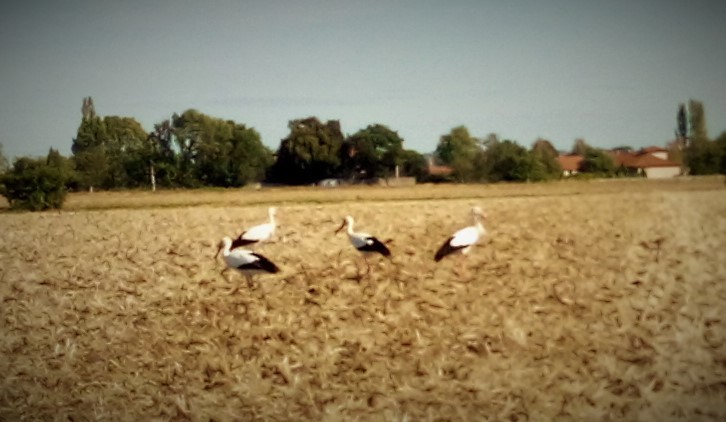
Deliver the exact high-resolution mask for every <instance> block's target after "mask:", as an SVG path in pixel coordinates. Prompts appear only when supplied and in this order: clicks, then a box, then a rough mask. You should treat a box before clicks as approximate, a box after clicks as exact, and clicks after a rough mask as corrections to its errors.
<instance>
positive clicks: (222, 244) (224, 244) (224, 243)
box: [214, 236, 232, 259]
mask: <svg viewBox="0 0 726 422" xmlns="http://www.w3.org/2000/svg"><path fill="white" fill-rule="evenodd" d="M230 246H232V239H230V238H229V237H228V236H225V237H224V238H222V240H220V241H219V243H218V244H217V253H216V254H214V259H217V257H218V256H219V253H220V252H222V251H223V250H225V249H229V248H230Z"/></svg>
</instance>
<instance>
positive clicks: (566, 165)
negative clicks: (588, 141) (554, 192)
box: [557, 154, 585, 177]
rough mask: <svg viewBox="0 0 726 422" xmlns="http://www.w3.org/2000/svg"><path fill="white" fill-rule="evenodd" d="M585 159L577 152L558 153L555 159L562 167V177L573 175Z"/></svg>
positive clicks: (578, 170)
mask: <svg viewBox="0 0 726 422" xmlns="http://www.w3.org/2000/svg"><path fill="white" fill-rule="evenodd" d="M584 159H585V157H583V156H582V155H578V154H567V155H560V156H558V157H557V161H559V163H560V167H562V175H563V176H564V177H569V176H574V175H576V174H577V173H579V172H580V166H581V165H582V161H583V160H584Z"/></svg>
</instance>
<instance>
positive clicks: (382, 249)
mask: <svg viewBox="0 0 726 422" xmlns="http://www.w3.org/2000/svg"><path fill="white" fill-rule="evenodd" d="M358 250H359V251H361V252H378V253H379V254H381V255H383V256H391V251H390V250H388V247H386V245H384V244H383V242H381V241H380V240H378V239H376V238H375V237H373V236H371V237H369V238H368V239H366V244H365V245H364V246H361V247H360V248H358Z"/></svg>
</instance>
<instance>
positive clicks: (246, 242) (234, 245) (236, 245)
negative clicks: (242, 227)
mask: <svg viewBox="0 0 726 422" xmlns="http://www.w3.org/2000/svg"><path fill="white" fill-rule="evenodd" d="M245 233H247V232H242V234H241V235H239V237H238V238H236V239H234V240H233V241H232V245H231V246H230V247H229V249H230V250H233V249H234V248H239V247H240V246H245V245H251V244H253V243H257V240H250V239H243V238H242V236H244V235H245Z"/></svg>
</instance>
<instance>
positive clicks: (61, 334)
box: [0, 185, 726, 420]
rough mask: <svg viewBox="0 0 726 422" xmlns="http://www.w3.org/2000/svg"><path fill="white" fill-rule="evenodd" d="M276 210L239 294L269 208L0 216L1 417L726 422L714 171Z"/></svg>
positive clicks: (723, 238)
mask: <svg viewBox="0 0 726 422" xmlns="http://www.w3.org/2000/svg"><path fill="white" fill-rule="evenodd" d="M452 189H454V188H453V187H452ZM329 195H335V193H334V192H333V191H331V193H329ZM467 195H468V193H467ZM280 203H281V205H280V207H279V211H278V220H279V222H280V227H279V229H278V238H277V242H276V243H272V244H267V245H264V246H262V247H259V248H257V250H258V251H259V252H261V253H263V254H265V255H266V256H268V257H269V258H270V259H271V260H273V261H274V262H276V263H277V264H278V265H279V266H280V267H281V268H282V270H283V271H282V273H281V274H278V275H275V276H260V277H258V278H257V281H258V283H257V286H256V288H253V289H249V288H248V287H247V284H246V282H245V279H244V277H243V276H241V275H239V274H233V273H229V274H226V276H227V279H225V278H224V277H223V276H221V275H220V274H219V273H220V271H221V270H222V268H223V266H222V265H223V264H222V262H221V260H219V261H216V262H215V261H214V260H213V255H214V253H215V252H216V244H217V242H218V241H219V239H220V238H221V237H223V236H225V235H232V234H235V233H236V232H238V231H239V230H240V229H241V228H243V227H245V226H249V225H252V224H257V223H260V222H262V221H263V220H264V219H265V218H266V208H265V207H264V206H261V205H258V206H229V207H221V206H197V207H190V208H164V209H135V210H122V209H118V210H109V211H78V212H69V211H64V212H60V213H58V212H48V213H41V214H15V213H6V214H3V215H0V230H1V232H2V243H1V244H0V267H1V269H0V299H1V300H2V305H1V308H0V334H1V335H0V354H1V355H2V358H1V359H0V373H2V377H1V378H0V420H23V419H34V420H36V419H41V420H88V419H100V420H119V419H122V420H187V419H189V420H250V419H265V420H356V419H357V420H484V419H491V420H553V419H562V420H603V419H606V420H608V419H626V420H676V419H682V420H709V419H710V420H724V419H726V321H725V320H724V319H725V318H726V190H724V189H723V187H721V186H711V187H710V188H708V189H694V190H687V189H682V188H678V189H668V188H667V186H666V187H665V188H664V187H662V186H660V185H658V186H657V187H654V188H653V189H650V190H648V189H638V190H637V191H636V192H631V191H628V190H627V189H624V190H622V191H620V192H617V189H615V190H613V192H607V193H592V194H588V193H586V192H579V193H578V194H577V195H562V194H556V192H555V194H552V195H547V196H536V195H534V196H522V197H506V195H500V196H496V197H483V198H477V199H470V198H467V199H439V200H426V201H423V200H403V201H395V200H393V199H386V200H385V201H371V202H353V201H348V202H343V203H337V204H335V203H333V204H307V205H294V204H290V203H287V202H284V201H280ZM473 204H477V205H480V206H482V207H483V208H484V209H485V210H486V211H487V213H488V214H489V219H488V221H486V223H485V224H486V226H487V229H488V231H489V235H488V238H487V240H486V241H485V242H484V243H483V244H482V245H480V247H477V248H475V249H474V250H473V251H472V253H471V254H470V256H469V257H468V258H467V259H465V260H463V266H464V267H465V268H463V269H459V271H458V272H459V275H456V274H454V272H453V271H452V270H453V269H454V267H458V264H459V263H457V260H455V259H447V260H444V261H442V262H441V263H439V264H438V265H434V262H433V259H432V257H433V254H434V252H435V250H436V248H437V247H438V246H439V244H440V243H441V242H442V241H443V240H444V239H445V238H446V237H448V236H449V235H450V234H451V233H453V231H455V230H456V229H458V228H461V227H463V226H465V225H469V224H470V214H469V209H470V207H471V205H473ZM346 214H350V215H352V216H354V217H355V218H356V222H357V227H356V229H359V230H361V231H368V232H370V233H372V234H374V235H377V236H378V237H379V238H381V239H389V238H390V239H393V242H392V243H391V244H390V247H391V249H392V251H393V254H394V259H393V262H389V261H386V260H383V259H376V260H372V261H371V262H372V263H373V270H372V271H371V273H370V275H369V276H367V277H363V278H361V277H358V276H357V272H356V263H357V261H356V260H357V259H358V260H359V259H360V258H359V257H358V256H357V252H356V251H355V250H354V249H353V248H352V247H351V245H350V244H349V242H348V239H347V238H346V236H345V235H344V234H342V233H341V234H339V235H337V236H334V235H333V232H334V230H335V229H336V228H337V227H338V226H339V225H340V222H341V220H342V217H343V216H344V215H346Z"/></svg>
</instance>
